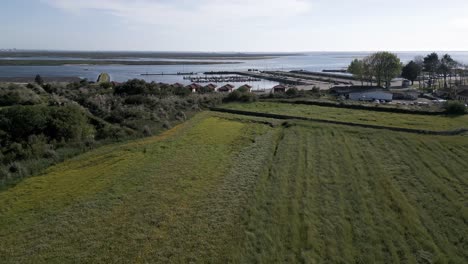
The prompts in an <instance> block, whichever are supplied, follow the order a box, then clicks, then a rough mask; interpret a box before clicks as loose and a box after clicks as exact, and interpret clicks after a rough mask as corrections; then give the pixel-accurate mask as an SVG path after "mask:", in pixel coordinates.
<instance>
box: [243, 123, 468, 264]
mask: <svg viewBox="0 0 468 264" xmlns="http://www.w3.org/2000/svg"><path fill="white" fill-rule="evenodd" d="M294 124H296V125H294ZM283 133H284V137H283V138H282V140H281V141H279V143H278V148H277V153H276V156H275V158H274V160H273V162H272V163H271V164H270V165H269V166H270V170H269V172H270V173H269V174H267V175H265V176H264V177H261V178H260V179H259V181H258V183H257V189H256V196H255V200H254V201H253V202H252V203H251V204H252V205H251V208H250V212H252V213H251V214H250V216H249V218H248V220H247V222H248V224H247V228H248V229H247V230H248V232H249V235H248V236H247V242H246V249H247V250H246V254H245V255H244V259H243V260H244V262H253V261H256V262H263V263H277V262H291V263H297V262H310V263H315V262H330V263H352V262H359V263H376V262H379V263H382V262H383V263H416V262H422V263H423V262H427V261H429V262H431V261H432V262H441V263H446V262H453V263H462V262H463V261H464V260H466V259H468V257H467V256H466V253H465V252H464V250H463V248H464V247H465V246H466V242H464V240H463V237H466V235H467V234H466V231H465V230H466V228H464V226H465V224H464V223H466V210H465V209H464V208H463V204H466V202H467V196H466V192H463V186H464V185H463V181H462V180H461V179H460V174H461V175H464V174H466V172H465V171H466V163H464V162H463V161H464V160H466V159H467V158H468V157H467V156H466V155H468V153H466V152H465V153H463V150H465V149H466V146H465V145H466V144H465V143H464V142H465V141H464V140H465V139H466V137H464V136H457V137H436V136H417V135H412V134H405V133H396V132H389V131H379V130H378V131H376V130H372V129H359V128H348V127H342V126H332V125H317V124H314V123H308V122H293V125H292V126H291V127H289V128H285V129H284V131H283ZM438 154H440V155H448V157H447V158H441V157H440V156H438ZM463 158H464V159H463ZM463 165H465V166H463ZM458 184H459V185H458Z"/></svg>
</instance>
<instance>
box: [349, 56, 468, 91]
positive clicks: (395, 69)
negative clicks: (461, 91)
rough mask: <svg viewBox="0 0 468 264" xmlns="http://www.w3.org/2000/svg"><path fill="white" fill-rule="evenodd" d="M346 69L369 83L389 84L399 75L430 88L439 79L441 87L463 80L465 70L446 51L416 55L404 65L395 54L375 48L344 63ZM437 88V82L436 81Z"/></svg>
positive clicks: (461, 82) (363, 81)
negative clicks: (366, 54)
mask: <svg viewBox="0 0 468 264" xmlns="http://www.w3.org/2000/svg"><path fill="white" fill-rule="evenodd" d="M348 72H349V73H352V74H353V75H354V77H355V78H356V79H358V80H360V81H361V84H362V85H364V83H365V82H367V83H368V84H370V85H373V83H374V82H375V83H376V84H377V85H378V86H385V87H387V88H388V87H390V84H391V81H392V79H394V78H396V77H399V76H401V77H403V78H405V79H408V80H409V81H411V83H412V85H414V82H415V81H416V80H418V81H419V86H420V88H424V87H429V88H434V87H436V85H437V84H438V83H439V82H438V81H439V80H440V79H443V87H444V88H448V87H449V86H450V87H451V86H452V85H453V84H454V82H453V81H452V80H453V78H455V84H456V85H458V84H464V82H465V78H463V77H464V75H465V74H466V70H465V68H464V66H463V65H462V64H460V63H459V62H457V61H456V60H454V59H453V58H452V57H451V56H450V55H449V54H445V55H443V56H439V55H438V54H437V53H435V52H434V53H431V54H428V55H427V56H425V57H422V56H419V57H416V58H415V59H414V60H411V61H410V62H408V63H407V64H406V65H403V63H402V62H401V61H400V58H398V56H397V55H396V54H393V53H390V52H377V53H374V54H371V55H369V56H367V57H365V58H363V59H355V60H353V61H352V62H351V64H350V65H349V67H348ZM439 88H440V84H439Z"/></svg>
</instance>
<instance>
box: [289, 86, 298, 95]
mask: <svg viewBox="0 0 468 264" xmlns="http://www.w3.org/2000/svg"><path fill="white" fill-rule="evenodd" d="M298 94H299V90H298V89H297V88H296V87H292V88H289V89H288V90H287V91H286V95H287V96H289V97H294V96H297V95H298Z"/></svg>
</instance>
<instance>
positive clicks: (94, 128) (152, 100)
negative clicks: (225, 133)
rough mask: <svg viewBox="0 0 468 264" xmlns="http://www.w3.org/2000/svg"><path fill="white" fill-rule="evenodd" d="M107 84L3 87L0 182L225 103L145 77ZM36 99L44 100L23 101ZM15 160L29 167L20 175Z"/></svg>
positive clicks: (219, 97)
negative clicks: (12, 167) (13, 167)
mask: <svg viewBox="0 0 468 264" xmlns="http://www.w3.org/2000/svg"><path fill="white" fill-rule="evenodd" d="M107 84H108V83H103V84H90V83H89V82H88V81H87V80H82V81H80V82H79V83H70V84H68V85H63V84H60V83H47V84H44V85H43V87H40V86H38V85H35V84H31V85H28V87H23V86H14V87H5V88H1V87H0V94H2V95H4V96H0V102H1V103H3V105H8V106H10V105H11V107H7V108H5V109H2V111H0V144H1V152H0V178H1V179H0V186H1V185H4V184H5V183H6V184H8V183H11V182H15V181H17V180H19V179H21V178H23V177H26V176H29V175H31V174H37V173H39V172H40V171H41V170H42V169H44V168H46V167H47V166H49V165H51V164H53V163H55V162H58V161H60V160H63V159H65V158H67V157H70V156H73V155H75V154H78V153H82V152H83V151H86V150H88V149H90V148H93V147H94V146H98V145H101V144H104V143H106V142H114V141H122V140H124V139H129V138H135V137H143V136H150V135H154V134H157V133H159V132H160V131H162V130H164V129H168V128H170V127H172V125H173V124H177V123H180V122H183V121H185V120H187V119H188V118H190V117H191V116H192V115H193V114H194V113H195V112H197V111H200V110H202V109H204V108H207V107H213V106H216V105H218V104H221V103H222V99H223V97H224V95H220V94H217V93H207V94H203V95H201V94H193V93H191V92H190V91H189V90H188V89H186V88H183V87H182V88H174V87H173V86H170V85H165V84H156V83H154V82H152V83H147V82H145V81H143V80H130V81H128V82H126V83H123V84H122V85H119V86H117V87H116V89H115V90H114V89H109V88H108V85H107ZM176 94H178V95H180V96H177V95H176ZM245 97H248V95H244V97H243V100H246V101H248V100H250V99H249V98H245ZM35 103H42V104H40V105H34V106H21V105H20V104H24V105H30V104H35ZM12 162H18V163H19V164H21V166H23V167H24V168H25V169H24V170H23V171H22V172H21V175H20V173H19V171H18V172H15V173H12V172H10V171H9V168H10V165H9V164H10V163H12ZM2 172H5V173H3V174H2Z"/></svg>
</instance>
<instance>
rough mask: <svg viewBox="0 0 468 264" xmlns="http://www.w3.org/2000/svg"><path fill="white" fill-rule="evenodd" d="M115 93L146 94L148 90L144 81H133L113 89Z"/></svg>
mask: <svg viewBox="0 0 468 264" xmlns="http://www.w3.org/2000/svg"><path fill="white" fill-rule="evenodd" d="M115 93H116V94H126V95H135V94H147V93H149V89H148V86H147V83H146V82H145V81H144V80H138V79H133V80H130V81H128V82H125V83H123V84H122V85H120V86H117V87H115Z"/></svg>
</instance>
